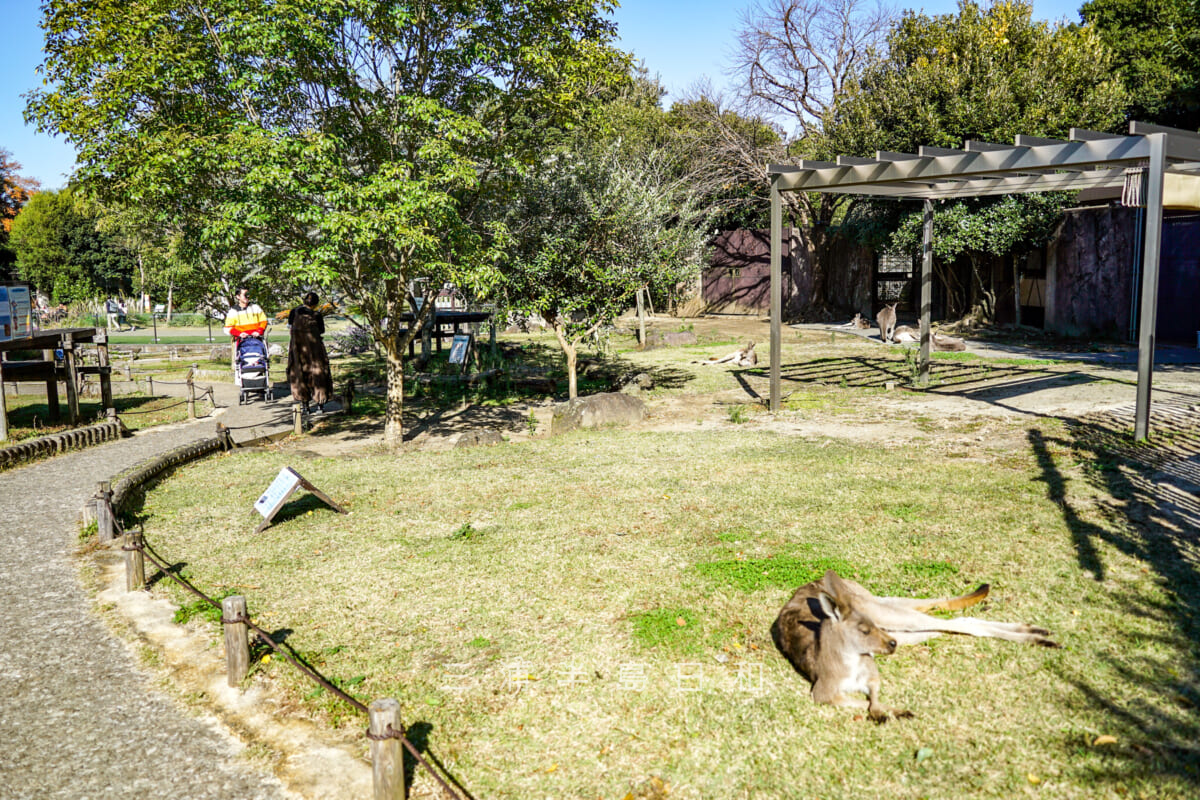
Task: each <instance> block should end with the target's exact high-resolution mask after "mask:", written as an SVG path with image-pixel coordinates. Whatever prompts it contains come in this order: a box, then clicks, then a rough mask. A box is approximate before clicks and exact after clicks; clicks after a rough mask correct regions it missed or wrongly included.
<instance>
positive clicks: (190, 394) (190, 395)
mask: <svg viewBox="0 0 1200 800" xmlns="http://www.w3.org/2000/svg"><path fill="white" fill-rule="evenodd" d="M194 371H195V368H194V367H193V369H192V370H191V371H189V372H188V376H187V411H188V419H195V418H196V384H195V382H194V381H193V380H192V372H194Z"/></svg>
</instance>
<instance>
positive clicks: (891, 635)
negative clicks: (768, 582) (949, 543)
mask: <svg viewBox="0 0 1200 800" xmlns="http://www.w3.org/2000/svg"><path fill="white" fill-rule="evenodd" d="M990 588H991V587H990V586H989V585H988V584H984V585H982V586H980V587H979V588H978V589H976V590H975V591H974V592H971V593H970V594H965V595H962V596H960V597H942V598H927V599H920V598H909V597H876V596H874V595H873V594H871V593H870V592H868V591H867V590H866V589H864V588H863V587H862V586H861V585H860V584H858V583H855V582H854V581H852V580H848V579H845V578H842V577H840V576H838V574H837V573H836V572H834V571H833V570H829V571H828V572H826V573H825V577H824V578H822V579H821V580H819V581H813V582H812V583H809V584H805V585H804V586H801V587H800V588H799V589H797V590H796V593H795V594H794V595H792V598H791V599H790V600H788V601H787V603H786V604H785V605H784V607H783V609H782V610H781V611H780V612H779V616H778V617H777V618H776V619H775V622H774V624H772V625H771V638H772V639H774V641H775V646H776V647H777V648H778V649H779V652H780V653H781V654H782V655H783V657H784V658H786V659H787V660H788V661H789V662H790V663H791V665H792V666H793V667H795V669H796V671H797V672H799V673H800V674H801V675H803V676H804V677H805V678H806V679H807V680H808V682H809V683H811V684H812V698H813V700H814V701H816V702H818V703H828V704H830V705H835V706H851V707H854V708H865V709H867V716H868V717H870V718H871V719H872V720H873V721H875V722H886V721H887V720H888V719H889V717H911V716H912V712H910V711H905V710H903V709H895V708H887V707H885V706H883V705H882V704H881V703H880V702H879V687H880V679H879V668H878V667H876V666H875V658H874V657H875V656H876V655H890V654H892V653H894V652H895V651H896V647H897V646H898V645H901V644H916V643H918V642H923V641H925V640H926V639H931V638H933V637H935V636H938V635H939V634H942V633H961V634H966V635H968V636H985V637H991V638H996V639H1008V640H1009V641H1014V642H1025V643H1029V644H1040V645H1044V646H1047V647H1058V645H1057V644H1055V643H1054V642H1053V641H1052V640H1051V639H1050V638H1049V636H1050V632H1049V631H1047V630H1045V629H1043V628H1035V627H1033V626H1031V625H1025V624H1022V623H1009V622H990V621H988V620H983V619H975V618H973V617H959V618H956V619H939V618H937V617H931V616H929V615H928V614H923V613H921V612H923V611H930V610H933V609H935V608H937V609H943V610H947V611H957V610H960V609H963V608H968V607H970V606H973V605H975V604H976V603H978V602H980V601H982V600H983V599H984V598H986V597H987V596H988V592H989V591H990ZM854 694H865V695H866V696H867V699H866V700H863V699H862V698H861V697H853V696H851V695H854Z"/></svg>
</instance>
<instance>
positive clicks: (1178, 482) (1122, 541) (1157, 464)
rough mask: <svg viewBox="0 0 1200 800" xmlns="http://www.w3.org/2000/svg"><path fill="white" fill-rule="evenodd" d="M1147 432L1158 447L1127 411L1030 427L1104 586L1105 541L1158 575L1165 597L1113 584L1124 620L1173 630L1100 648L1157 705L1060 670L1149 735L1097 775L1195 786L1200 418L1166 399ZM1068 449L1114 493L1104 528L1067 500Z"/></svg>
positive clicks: (1049, 480)
mask: <svg viewBox="0 0 1200 800" xmlns="http://www.w3.org/2000/svg"><path fill="white" fill-rule="evenodd" d="M1151 430H1152V431H1154V434H1153V436H1152V441H1153V442H1154V443H1153V444H1147V443H1137V442H1134V440H1133V435H1132V433H1133V408H1132V406H1130V407H1128V408H1124V409H1119V410H1117V411H1115V412H1106V413H1104V414H1094V415H1089V416H1088V417H1085V418H1083V419H1080V420H1067V421H1066V433H1065V435H1064V436H1063V437H1062V438H1057V437H1047V436H1046V435H1045V434H1043V433H1042V432H1040V431H1037V430H1031V431H1029V433H1028V441H1029V445H1030V448H1031V450H1032V452H1033V455H1034V456H1035V458H1036V459H1037V462H1038V466H1039V468H1040V471H1041V475H1040V476H1039V478H1038V480H1040V481H1042V482H1043V483H1044V484H1045V485H1046V493H1047V496H1048V498H1049V499H1050V500H1052V501H1053V502H1054V503H1056V504H1057V505H1058V506H1059V507H1060V508H1061V509H1062V514H1063V518H1064V520H1065V522H1066V524H1067V528H1068V530H1069V531H1070V535H1071V539H1072V544H1073V546H1074V549H1075V557H1076V561H1077V563H1078V565H1079V567H1080V568H1081V569H1083V570H1087V571H1088V572H1089V573H1090V574H1091V575H1092V576H1093V577H1094V579H1095V580H1096V581H1098V582H1099V581H1104V580H1106V578H1108V577H1109V576H1108V572H1107V570H1106V567H1105V564H1104V560H1103V557H1102V553H1101V545H1102V544H1103V545H1107V546H1111V547H1115V548H1116V549H1118V550H1119V551H1121V552H1122V553H1124V554H1126V555H1127V556H1130V557H1131V558H1134V559H1137V560H1138V561H1140V562H1141V563H1142V564H1144V565H1145V566H1146V567H1147V568H1148V569H1150V570H1151V571H1152V572H1153V573H1154V574H1155V575H1156V576H1157V578H1158V583H1159V586H1160V588H1161V594H1162V597H1164V598H1165V599H1162V600H1160V599H1158V598H1157V597H1149V596H1147V595H1146V594H1145V593H1143V592H1140V591H1138V590H1136V589H1134V588H1132V587H1118V588H1117V589H1115V590H1112V596H1111V597H1112V601H1113V603H1114V605H1116V606H1117V607H1119V608H1121V609H1122V611H1123V613H1124V614H1126V615H1128V616H1129V617H1132V618H1145V619H1150V620H1155V621H1158V622H1160V623H1163V624H1164V625H1166V626H1168V627H1169V629H1170V630H1171V631H1172V632H1171V633H1170V634H1169V635H1167V636H1165V637H1157V639H1156V640H1155V641H1153V642H1148V641H1147V637H1146V636H1145V635H1144V634H1142V633H1140V632H1133V631H1130V632H1128V633H1126V634H1124V635H1119V637H1118V638H1117V639H1115V640H1113V641H1110V642H1108V643H1107V646H1105V647H1097V648H1096V649H1095V651H1094V657H1095V658H1098V659H1101V660H1102V662H1103V663H1102V666H1103V667H1104V668H1105V671H1107V672H1108V673H1109V674H1111V675H1113V676H1114V678H1115V679H1116V680H1117V681H1119V682H1121V683H1127V684H1129V685H1133V686H1137V687H1138V688H1139V690H1140V691H1141V692H1143V693H1145V694H1149V695H1151V696H1154V698H1155V700H1154V701H1153V702H1145V701H1142V702H1138V701H1131V700H1129V699H1128V698H1126V697H1125V696H1123V695H1117V696H1114V695H1113V693H1112V692H1111V690H1107V689H1104V688H1101V685H1100V684H1099V683H1096V684H1093V683H1091V682H1089V681H1088V680H1087V679H1086V678H1085V677H1081V676H1080V675H1079V674H1071V675H1068V674H1063V675H1062V677H1063V678H1064V679H1065V680H1067V681H1068V682H1070V683H1071V684H1072V685H1073V686H1074V687H1075V688H1076V689H1078V690H1079V692H1080V694H1081V695H1082V697H1083V698H1084V699H1085V701H1086V702H1087V704H1088V705H1089V706H1091V707H1092V708H1093V709H1095V710H1097V711H1100V712H1102V713H1104V714H1105V715H1107V716H1110V717H1112V718H1114V719H1116V720H1120V721H1121V722H1122V723H1123V724H1125V725H1128V726H1129V727H1131V728H1133V729H1135V730H1137V731H1139V732H1140V733H1141V736H1142V741H1140V742H1130V743H1129V744H1128V746H1122V747H1120V748H1118V749H1114V750H1113V751H1112V756H1113V757H1114V758H1116V759H1120V760H1122V761H1123V763H1124V765H1125V771H1124V772H1123V773H1121V774H1117V773H1116V772H1114V773H1113V774H1105V775H1102V776H1097V777H1098V778H1102V779H1104V780H1112V781H1115V780H1119V779H1123V778H1137V777H1142V778H1153V777H1161V776H1177V777H1181V778H1186V779H1188V780H1191V781H1196V780H1198V779H1200V747H1198V746H1197V742H1200V713H1198V712H1197V709H1200V665H1198V664H1200V501H1198V500H1197V493H1198V492H1200V420H1198V419H1197V418H1196V416H1195V414H1194V413H1193V412H1191V411H1190V408H1189V407H1188V406H1187V405H1171V404H1167V403H1162V402H1159V403H1156V404H1155V406H1154V409H1153V414H1152V417H1151ZM1064 448H1065V449H1066V450H1067V452H1068V453H1069V454H1070V455H1069V456H1068V458H1070V459H1072V463H1074V462H1075V461H1079V462H1081V463H1083V464H1084V465H1085V470H1086V478H1087V480H1088V481H1089V482H1090V483H1091V484H1093V485H1094V486H1096V487H1097V488H1098V489H1099V490H1101V491H1102V492H1103V493H1104V494H1105V495H1106V496H1107V497H1108V498H1111V499H1110V500H1108V501H1107V502H1106V504H1105V505H1104V506H1103V507H1102V509H1101V512H1102V515H1103V518H1104V523H1106V524H1100V523H1096V522H1092V521H1089V520H1088V519H1085V518H1084V515H1083V514H1081V513H1080V510H1079V509H1076V508H1075V507H1073V506H1072V504H1071V501H1070V498H1069V496H1068V492H1067V481H1068V479H1067V477H1066V476H1065V475H1064V474H1063V471H1062V469H1061V467H1060V465H1059V463H1058V460H1057V458H1056V455H1055V453H1056V452H1061V451H1062V450H1063V449H1064ZM1148 644H1153V645H1154V649H1155V650H1156V651H1158V652H1159V653H1161V652H1162V651H1164V650H1165V651H1167V653H1168V655H1167V656H1166V657H1162V656H1159V657H1155V656H1152V655H1141V654H1142V653H1147V652H1148V650H1147V645H1148ZM1170 659H1177V660H1178V661H1179V662H1182V663H1184V664H1187V665H1189V666H1188V668H1186V669H1184V670H1178V669H1175V668H1173V667H1172V666H1170V665H1169V664H1168V663H1166V662H1167V661H1168V660H1170ZM1172 712H1173V713H1172ZM1087 744H1088V743H1085V742H1073V743H1070V744H1069V746H1073V747H1079V746H1081V745H1082V746H1086V745H1087Z"/></svg>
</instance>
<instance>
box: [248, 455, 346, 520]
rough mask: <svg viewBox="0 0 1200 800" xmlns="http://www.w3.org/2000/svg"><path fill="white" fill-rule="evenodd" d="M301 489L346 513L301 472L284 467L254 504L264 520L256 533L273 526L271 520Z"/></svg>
mask: <svg viewBox="0 0 1200 800" xmlns="http://www.w3.org/2000/svg"><path fill="white" fill-rule="evenodd" d="M299 488H304V489H307V490H308V491H310V492H312V493H313V494H315V495H316V496H317V497H318V498H319V499H320V500H321V502H323V503H325V505H327V506H329V507H330V508H332V509H333V510H334V511H336V512H337V513H339V514H345V513H346V509H344V508H342V507H341V506H339V505H338V504H337V503H335V502H333V500H332V499H331V498H330V497H329V495H327V494H325V493H324V492H322V491H321V490H320V489H318V488H317V487H315V486H313V485H312V484H311V483H309V482H308V481H306V480H304V478H302V477H301V476H300V473H299V472H296V470H294V469H292V468H291V467H284V468H283V469H281V470H279V474H278V475H276V476H275V480H273V481H271V485H270V486H268V487H267V490H266V491H265V492H263V493H262V497H260V498H258V500H257V501H255V503H254V510H255V511H257V512H258V513H259V514H262V518H263V521H262V522H261V523H260V524H259V526H258V527H257V528H255V529H254V532H255V533H262V532H263V531H264V530H266V529H267V527H268V526H269V525H270V524H271V520H272V519H273V518H274V517H275V515H276V514H277V513H279V509H281V508H283V504H284V503H286V502H287V500H288V498H289V497H291V496H292V492H294V491H296V490H297V489H299Z"/></svg>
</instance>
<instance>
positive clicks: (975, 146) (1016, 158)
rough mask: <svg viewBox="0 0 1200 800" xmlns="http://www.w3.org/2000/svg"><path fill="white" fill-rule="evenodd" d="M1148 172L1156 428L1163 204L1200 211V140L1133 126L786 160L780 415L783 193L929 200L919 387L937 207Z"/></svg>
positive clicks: (1148, 323) (1137, 431) (774, 304)
mask: <svg viewBox="0 0 1200 800" xmlns="http://www.w3.org/2000/svg"><path fill="white" fill-rule="evenodd" d="M1133 168H1141V169H1143V170H1144V173H1143V176H1144V177H1143V180H1142V181H1140V182H1139V184H1138V189H1139V190H1140V191H1138V192H1137V194H1140V195H1142V196H1141V197H1139V198H1137V201H1139V202H1137V204H1138V205H1144V206H1145V209H1146V217H1145V238H1144V241H1143V243H1142V247H1143V257H1142V291H1141V295H1140V302H1141V306H1140V316H1139V329H1138V382H1137V408H1136V412H1135V424H1134V435H1135V437H1136V438H1137V439H1145V438H1146V436H1147V435H1148V434H1149V427H1150V384H1151V378H1152V374H1153V366H1154V330H1155V322H1156V316H1157V306H1158V261H1159V250H1160V244H1161V241H1162V218H1163V208H1164V198H1165V199H1166V200H1167V201H1168V202H1167V203H1166V205H1167V206H1169V207H1183V208H1189V207H1190V208H1197V207H1200V174H1197V173H1200V134H1198V133H1191V132H1189V131H1183V130H1177V129H1175V128H1164V127H1161V126H1157V125H1148V124H1146V123H1142V122H1131V123H1130V125H1129V135H1127V136H1122V135H1119V134H1111V133H1098V132H1096V131H1088V130H1081V129H1076V128H1072V129H1071V135H1070V140H1069V141H1062V140H1059V139H1043V138H1038V137H1033V136H1018V137H1017V140H1016V142H1014V143H1013V144H1011V145H1007V144H995V143H992V142H977V141H968V142H966V144H965V145H964V147H963V149H961V150H951V149H946V148H942V147H922V148H920V152H918V153H890V152H883V151H880V152H878V153H876V154H875V158H858V157H854V156H839V157H838V159H837V161H801V162H800V164H799V165H790V164H778V165H772V166H771V167H770V168H769V172H770V173H771V367H770V376H771V411H773V412H777V411H778V410H779V405H780V401H781V396H780V365H781V363H780V341H781V331H782V306H783V296H782V280H781V264H782V258H781V253H780V241H781V239H782V235H783V213H782V206H781V203H780V195H781V193H783V192H829V193H832V194H859V195H870V196H874V197H905V198H910V199H920V200H923V201H924V204H925V219H924V237H923V239H924V241H923V243H922V248H921V251H922V252H921V301H920V302H921V350H920V377H919V383H920V384H921V385H927V384H928V380H929V351H930V328H929V315H930V308H931V295H932V286H933V201H934V200H941V199H945V198H957V197H983V196H987V195H1004V194H1024V193H1027V192H1046V191H1053V190H1071V191H1073V190H1078V189H1090V188H1116V187H1124V186H1125V184H1126V172H1127V171H1128V170H1130V169H1133Z"/></svg>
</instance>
